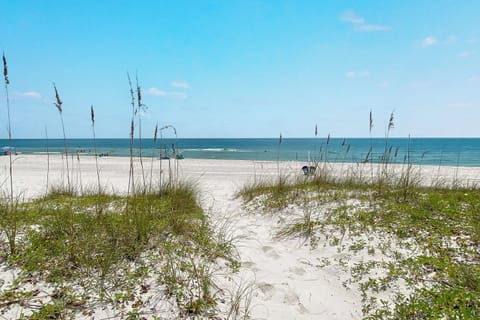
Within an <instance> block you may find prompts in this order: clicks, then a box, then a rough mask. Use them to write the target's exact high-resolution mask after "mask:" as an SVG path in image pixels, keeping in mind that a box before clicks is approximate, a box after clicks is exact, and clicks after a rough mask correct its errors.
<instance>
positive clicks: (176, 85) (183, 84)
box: [171, 80, 190, 89]
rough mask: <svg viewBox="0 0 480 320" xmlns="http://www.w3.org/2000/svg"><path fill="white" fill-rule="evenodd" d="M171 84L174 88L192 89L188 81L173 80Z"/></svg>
mask: <svg viewBox="0 0 480 320" xmlns="http://www.w3.org/2000/svg"><path fill="white" fill-rule="evenodd" d="M171 86H172V87H174V88H183V89H190V85H189V84H188V82H186V81H178V80H177V81H172V83H171Z"/></svg>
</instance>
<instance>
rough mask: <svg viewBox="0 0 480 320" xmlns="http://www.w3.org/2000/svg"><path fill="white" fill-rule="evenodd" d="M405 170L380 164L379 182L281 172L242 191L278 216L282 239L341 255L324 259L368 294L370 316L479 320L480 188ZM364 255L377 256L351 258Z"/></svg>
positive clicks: (365, 309) (255, 205)
mask: <svg viewBox="0 0 480 320" xmlns="http://www.w3.org/2000/svg"><path fill="white" fill-rule="evenodd" d="M382 169H385V166H384V165H382ZM406 169H407V171H405V170H402V171H401V173H400V174H398V175H397V176H394V175H393V174H391V173H389V174H388V175H385V171H383V170H381V171H379V174H380V176H379V179H381V185H382V187H381V188H379V187H378V186H379V183H378V182H377V181H369V180H358V179H352V178H331V179H324V178H323V177H322V178H319V179H316V178H315V177H311V178H308V179H298V178H296V179H290V180H289V182H285V181H288V179H287V178H285V177H284V178H282V179H279V180H278V181H277V180H271V181H266V182H262V183H259V182H257V183H256V184H253V185H250V186H247V187H245V188H244V189H243V190H241V192H240V193H239V196H241V197H242V198H243V199H244V201H245V204H246V206H247V208H252V209H253V211H254V212H259V210H260V211H262V212H265V213H267V214H274V215H277V216H278V217H279V219H278V221H279V225H278V226H277V236H278V237H280V238H299V239H303V240H302V241H304V242H306V243H308V244H309V245H310V246H311V248H312V250H314V249H315V248H317V247H318V246H320V245H324V246H325V245H329V246H335V247H337V248H338V252H339V253H344V254H345V257H346V258H344V259H339V260H337V261H328V262H326V263H325V264H326V265H328V264H331V263H336V264H337V265H339V266H342V267H344V270H345V273H346V274H347V275H349V276H347V277H346V278H345V280H344V285H345V286H346V287H350V286H355V287H357V288H358V289H359V290H360V291H361V292H362V297H363V314H364V318H365V319H440V318H441V319H477V318H478V317H479V316H480V303H479V302H478V301H480V281H479V279H480V268H479V267H478V266H479V263H480V255H479V252H480V251H479V248H480V236H479V234H480V190H479V189H477V188H471V187H462V186H460V185H457V184H455V185H443V188H438V187H422V186H419V185H418V184H415V183H413V181H416V180H417V179H419V178H420V177H419V176H418V175H413V174H412V171H411V168H406ZM386 177H387V178H388V179H386ZM407 179H408V181H406V180H407ZM292 212H295V214H292ZM359 252H362V253H363V254H364V255H365V256H367V257H368V256H370V257H372V258H371V259H370V260H369V259H365V260H363V258H362V260H361V261H357V262H354V261H356V260H355V259H353V258H352V257H355V255H356V254H358V253H359ZM380 253H381V254H382V255H383V258H382V259H379V258H378V257H376V254H380ZM348 257H350V258H348ZM374 257H376V258H374ZM379 270H381V271H379ZM397 283H401V284H402V289H401V290H400V289H398V288H396V287H395V286H396V284H397ZM382 292H389V294H390V297H391V298H390V299H385V298H384V297H383V296H382Z"/></svg>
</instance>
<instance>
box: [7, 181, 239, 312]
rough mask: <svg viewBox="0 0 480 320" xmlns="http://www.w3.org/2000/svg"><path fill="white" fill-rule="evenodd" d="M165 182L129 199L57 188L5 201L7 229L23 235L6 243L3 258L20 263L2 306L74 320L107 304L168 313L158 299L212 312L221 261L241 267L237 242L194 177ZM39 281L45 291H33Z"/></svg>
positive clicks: (12, 263)
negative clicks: (207, 210) (221, 227)
mask: <svg viewBox="0 0 480 320" xmlns="http://www.w3.org/2000/svg"><path fill="white" fill-rule="evenodd" d="M161 190H162V192H161V193H159V192H157V193H143V194H141V195H130V196H128V197H125V196H123V197H122V196H113V195H104V194H100V195H98V194H97V195H95V194H94V195H86V196H78V195H72V194H69V193H68V192H67V193H62V192H58V191H57V192H55V193H51V194H49V195H48V196H46V197H44V198H42V199H38V200H35V201H32V202H26V203H18V204H16V206H15V207H14V208H12V207H11V206H10V205H9V204H8V203H6V204H3V205H2V206H0V230H2V231H6V230H15V234H16V237H15V240H12V241H11V242H10V241H2V242H1V245H2V246H3V247H4V249H5V250H1V252H2V253H1V256H0V259H1V260H2V261H4V263H5V262H6V263H7V265H9V266H10V267H11V268H12V269H13V268H15V269H16V270H21V271H20V272H19V273H18V274H17V276H16V278H15V280H14V281H13V283H12V285H11V288H9V289H8V290H6V291H3V292H2V293H1V295H0V310H2V313H6V312H8V308H9V307H13V306H19V305H20V306H22V309H24V310H26V311H25V312H24V313H22V314H21V316H22V317H23V318H25V319H53V318H55V319H57V318H61V319H69V318H74V317H75V315H76V314H77V315H78V314H83V315H89V314H90V315H91V314H92V313H94V312H95V308H96V307H97V306H98V305H99V303H102V304H104V305H106V306H110V307H111V308H112V310H113V311H112V312H111V315H112V314H113V316H114V317H115V318H128V319H137V318H141V317H142V316H144V315H146V312H147V314H148V313H150V314H151V315H155V314H157V312H158V313H159V314H161V310H159V309H155V308H156V307H157V304H156V303H154V300H155V299H159V300H160V301H168V302H169V303H170V304H171V305H174V306H176V307H175V308H174V309H175V310H177V315H176V317H179V318H183V317H189V316H195V315H196V316H204V317H211V316H212V317H213V316H214V315H215V312H216V310H217V309H216V304H217V300H218V299H217V297H216V295H217V291H216V289H215V285H214V283H213V280H212V273H213V272H214V271H215V268H217V267H218V266H217V265H216V262H215V260H217V259H218V258H221V259H224V260H225V261H226V263H225V264H226V265H235V264H236V262H235V260H234V259H233V258H232V248H233V246H232V245H231V243H230V242H229V241H228V239H222V238H219V237H217V234H218V233H217V232H215V230H212V229H211V227H210V226H209V224H208V223H207V219H206V216H205V214H204V212H203V211H202V209H201V208H200V207H199V206H198V204H197V201H196V195H195V191H194V189H193V188H192V186H191V185H188V184H176V185H175V186H173V185H172V186H170V187H168V188H162V189H161ZM39 282H43V283H44V284H45V286H46V288H48V290H46V292H39V291H29V290H27V288H29V287H30V286H29V284H36V283H39ZM150 291H151V294H149V292H150ZM160 305H161V304H160ZM39 306H40V308H39ZM147 306H148V308H147ZM152 308H153V309H152ZM158 308H160V307H158ZM160 309H161V308H160ZM169 309H172V308H171V307H170V308H169ZM27 310H28V311H27ZM32 310H33V311H32Z"/></svg>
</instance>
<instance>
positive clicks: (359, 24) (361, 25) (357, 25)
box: [340, 10, 391, 32]
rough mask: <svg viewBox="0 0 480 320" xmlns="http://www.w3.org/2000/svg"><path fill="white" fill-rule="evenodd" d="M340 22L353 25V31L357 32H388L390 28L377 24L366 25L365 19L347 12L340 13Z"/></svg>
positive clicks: (349, 11)
mask: <svg viewBox="0 0 480 320" xmlns="http://www.w3.org/2000/svg"><path fill="white" fill-rule="evenodd" d="M340 20H341V21H343V22H348V23H351V24H353V25H354V27H353V30H354V31H358V32H375V31H390V29H391V28H390V27H388V26H383V25H378V24H366V23H365V19H364V18H363V17H360V16H359V15H357V14H356V13H355V12H354V11H352V10H348V11H345V12H343V13H342V15H341V16H340Z"/></svg>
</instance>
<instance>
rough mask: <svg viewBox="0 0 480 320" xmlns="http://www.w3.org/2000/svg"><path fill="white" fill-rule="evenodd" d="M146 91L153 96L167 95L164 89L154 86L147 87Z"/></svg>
mask: <svg viewBox="0 0 480 320" xmlns="http://www.w3.org/2000/svg"><path fill="white" fill-rule="evenodd" d="M146 93H147V94H148V95H150V96H155V97H165V96H166V95H167V93H166V92H165V91H163V90H160V89H157V88H155V87H152V88H150V89H148V90H147V92H146Z"/></svg>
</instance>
